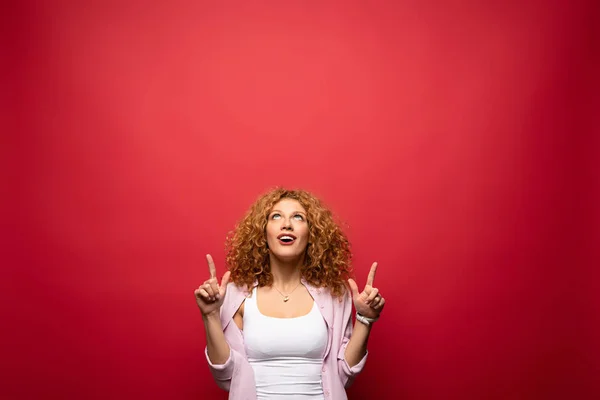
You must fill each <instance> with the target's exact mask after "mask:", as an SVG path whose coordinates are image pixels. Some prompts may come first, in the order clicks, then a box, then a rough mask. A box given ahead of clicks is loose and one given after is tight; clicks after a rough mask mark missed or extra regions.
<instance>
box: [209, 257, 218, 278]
mask: <svg viewBox="0 0 600 400" xmlns="http://www.w3.org/2000/svg"><path fill="white" fill-rule="evenodd" d="M206 261H207V262H208V272H210V278H211V279H212V278H216V277H217V269H216V268H215V262H214V261H213V259H212V256H211V255H210V254H207V255H206Z"/></svg>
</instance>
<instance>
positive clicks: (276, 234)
mask: <svg viewBox="0 0 600 400" xmlns="http://www.w3.org/2000/svg"><path fill="white" fill-rule="evenodd" d="M308 234H309V231H308V221H307V220H306V210H305V209H304V207H302V205H301V204H300V203H299V202H298V201H297V200H293V199H282V200H280V201H279V202H278V203H276V204H275V205H274V206H273V209H272V210H271V212H270V213H269V217H268V220H267V244H268V245H269V251H270V252H271V254H272V255H274V256H275V257H277V258H279V259H281V260H282V261H293V260H296V259H298V258H299V257H303V256H304V252H305V251H306V246H307V245H308Z"/></svg>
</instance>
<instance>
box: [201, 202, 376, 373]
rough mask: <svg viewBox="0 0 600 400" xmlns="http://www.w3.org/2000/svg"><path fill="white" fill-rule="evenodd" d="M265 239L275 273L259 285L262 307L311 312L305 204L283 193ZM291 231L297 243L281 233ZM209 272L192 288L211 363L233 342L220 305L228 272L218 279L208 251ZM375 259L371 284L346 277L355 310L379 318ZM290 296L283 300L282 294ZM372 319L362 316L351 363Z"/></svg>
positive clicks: (280, 313) (290, 314)
mask: <svg viewBox="0 0 600 400" xmlns="http://www.w3.org/2000/svg"><path fill="white" fill-rule="evenodd" d="M266 235H267V243H268V246H269V251H270V269H271V273H272V274H273V285H272V286H271V287H259V288H258V289H257V304H258V308H259V310H260V312H261V313H262V314H265V315H267V316H270V317H275V318H294V317H299V316H302V315H306V314H308V313H309V312H310V310H311V308H312V304H313V301H314V300H313V298H312V296H311V295H310V293H309V292H308V289H307V288H306V287H305V286H304V285H302V284H300V279H301V276H300V268H299V267H300V266H301V265H302V262H303V260H304V252H305V251H306V246H307V244H308V236H309V231H308V223H307V220H306V210H304V208H303V207H302V205H301V204H300V203H299V202H297V201H296V200H292V199H282V200H281V201H280V202H278V203H277V204H275V206H274V207H273V210H272V211H271V213H270V214H269V220H268V222H267V229H266ZM282 235H283V236H285V235H291V236H292V237H294V240H293V243H291V244H289V243H284V242H282V241H280V240H279V239H278V237H281V236H282ZM206 260H207V263H208V270H209V276H210V278H209V279H208V280H206V281H205V282H204V283H203V284H202V285H200V286H199V287H198V289H196V290H195V291H194V294H195V296H196V302H197V304H198V307H199V308H200V312H201V314H202V318H203V321H204V326H205V331H206V343H207V352H208V357H209V359H210V361H211V362H212V363H213V364H224V363H225V362H226V361H227V359H228V358H229V353H230V349H229V345H228V344H227V341H226V340H225V335H224V334H223V331H222V327H221V322H220V308H221V305H222V304H223V299H224V298H225V294H226V289H227V284H228V283H229V276H230V272H229V271H227V272H226V273H225V274H224V275H223V278H222V280H221V283H220V284H219V282H218V280H217V273H216V267H215V264H214V261H213V259H212V257H211V256H210V255H207V256H206ZM376 271H377V263H373V264H372V266H371V269H370V271H369V274H368V276H367V284H366V285H365V287H364V289H363V290H362V291H359V289H358V285H357V284H356V282H355V281H354V280H353V279H349V280H348V286H349V287H350V291H351V293H352V300H353V303H354V308H355V309H356V311H357V312H358V313H360V314H362V315H364V316H365V317H368V318H378V317H379V315H380V313H381V311H382V310H383V307H384V305H385V299H384V298H383V297H381V295H380V294H379V290H378V289H377V288H375V287H374V281H375V274H376ZM286 295H287V296H289V300H288V301H287V302H284V301H283V300H282V299H283V297H284V296H286ZM243 316H244V304H243V303H242V305H241V306H240V308H239V310H238V311H237V312H236V314H235V315H234V317H233V319H234V322H235V323H236V325H237V326H238V327H239V328H240V329H241V330H243ZM372 326H373V325H372V324H371V325H365V324H363V323H361V322H359V321H358V320H357V321H356V322H355V324H354V330H353V332H352V336H351V338H350V342H349V343H348V346H347V347H346V353H345V358H346V362H347V363H348V365H349V366H350V367H353V366H354V365H356V364H358V363H359V362H360V360H361V359H362V358H363V357H364V356H365V354H366V352H367V342H368V339H369V334H370V332H371V328H372Z"/></svg>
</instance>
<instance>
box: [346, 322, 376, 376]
mask: <svg viewBox="0 0 600 400" xmlns="http://www.w3.org/2000/svg"><path fill="white" fill-rule="evenodd" d="M372 326H373V325H365V324H363V323H362V322H359V321H356V322H355V323H354V330H353V331H352V336H351V337H350V341H349V342H348V345H347V346H346V353H345V358H346V362H347V363H348V366H349V367H350V368H352V367H354V366H355V365H356V364H358V363H359V362H360V360H362V359H363V357H364V356H365V354H367V342H368V341H369V334H370V333H371V327H372Z"/></svg>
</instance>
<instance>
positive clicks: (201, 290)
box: [194, 254, 231, 316]
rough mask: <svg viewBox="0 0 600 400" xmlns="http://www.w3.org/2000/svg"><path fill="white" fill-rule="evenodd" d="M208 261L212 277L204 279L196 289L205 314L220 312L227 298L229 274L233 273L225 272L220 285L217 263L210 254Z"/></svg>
mask: <svg viewBox="0 0 600 400" xmlns="http://www.w3.org/2000/svg"><path fill="white" fill-rule="evenodd" d="M206 261H207V262H208V271H209V273H210V278H209V279H208V280H206V281H204V283H203V284H202V285H200V286H199V287H198V289H196V290H194V295H195V296H196V303H198V308H200V312H201V313H202V315H203V316H209V315H211V314H218V313H219V310H220V308H221V305H223V300H224V299H225V292H226V291H227V283H228V282H229V276H230V275H231V272H230V271H227V272H225V275H223V279H222V280H221V285H219V282H218V281H217V269H216V268H215V263H214V261H213V259H212V257H211V255H210V254H207V255H206Z"/></svg>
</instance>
